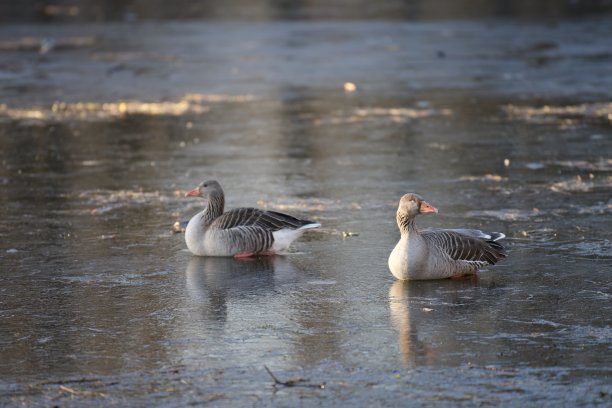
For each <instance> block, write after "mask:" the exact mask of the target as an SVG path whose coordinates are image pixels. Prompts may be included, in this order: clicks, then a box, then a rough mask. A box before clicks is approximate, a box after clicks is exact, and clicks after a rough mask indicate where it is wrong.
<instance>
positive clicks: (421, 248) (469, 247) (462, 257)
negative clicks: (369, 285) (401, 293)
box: [389, 193, 506, 280]
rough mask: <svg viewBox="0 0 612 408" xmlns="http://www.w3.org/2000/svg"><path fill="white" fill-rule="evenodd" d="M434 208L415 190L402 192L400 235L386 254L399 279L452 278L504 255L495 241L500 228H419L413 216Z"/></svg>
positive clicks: (466, 273)
mask: <svg viewBox="0 0 612 408" xmlns="http://www.w3.org/2000/svg"><path fill="white" fill-rule="evenodd" d="M437 212H438V210H437V209H436V208H435V207H433V206H432V205H430V204H429V203H427V202H425V201H423V198H422V197H421V196H419V195H417V194H412V193H408V194H405V195H404V196H402V198H401V199H400V202H399V207H398V209H397V216H396V219H397V225H398V226H399V229H400V232H401V238H400V240H399V242H398V243H397V245H396V246H395V248H394V249H393V251H392V252H391V255H390V256H389V269H390V270H391V273H393V276H395V277H396V278H397V279H401V280H425V279H445V278H456V277H461V276H463V275H472V274H475V273H476V272H478V269H479V268H481V267H483V266H485V265H493V264H495V263H496V262H498V261H499V260H501V259H504V258H505V257H506V253H505V251H504V247H502V246H501V245H500V244H499V243H497V242H496V241H498V240H500V239H502V238H504V237H505V235H504V234H502V233H501V232H491V233H485V232H482V231H480V230H473V229H427V230H422V231H421V230H419V229H418V228H417V226H416V223H415V218H416V216H417V215H419V214H431V213H437Z"/></svg>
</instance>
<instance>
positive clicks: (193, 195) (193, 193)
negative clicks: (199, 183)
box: [185, 187, 202, 197]
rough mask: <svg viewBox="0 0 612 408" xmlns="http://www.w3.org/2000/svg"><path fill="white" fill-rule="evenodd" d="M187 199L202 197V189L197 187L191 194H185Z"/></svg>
mask: <svg viewBox="0 0 612 408" xmlns="http://www.w3.org/2000/svg"><path fill="white" fill-rule="evenodd" d="M185 197H202V193H200V189H199V188H198V187H196V188H194V189H193V190H191V191H190V192H188V193H185Z"/></svg>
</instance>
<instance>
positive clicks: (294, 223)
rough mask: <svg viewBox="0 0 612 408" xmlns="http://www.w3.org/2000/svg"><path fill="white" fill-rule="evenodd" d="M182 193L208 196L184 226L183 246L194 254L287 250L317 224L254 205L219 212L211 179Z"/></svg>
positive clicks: (218, 191)
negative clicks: (204, 206) (260, 208)
mask: <svg viewBox="0 0 612 408" xmlns="http://www.w3.org/2000/svg"><path fill="white" fill-rule="evenodd" d="M185 196H186V197H207V198H208V203H207V205H206V208H205V209H204V211H202V212H200V213H198V214H196V215H194V216H193V217H192V218H191V220H189V224H187V228H186V229H185V242H186V243H187V248H189V250H190V251H191V252H192V253H193V254H194V255H199V256H234V257H237V258H240V257H248V256H254V255H274V254H275V253H277V252H279V251H283V250H285V249H287V248H288V247H289V245H290V244H291V242H293V241H294V240H295V239H297V238H298V237H299V236H300V235H302V234H303V233H304V231H305V230H307V229H310V228H317V227H320V226H321V224H319V223H316V222H313V221H308V220H300V219H298V218H294V217H292V216H290V215H287V214H282V213H279V212H275V211H263V210H258V209H257V208H236V209H233V210H230V211H227V212H223V210H224V207H225V195H224V193H223V189H222V188H221V185H219V183H218V182H217V181H215V180H210V181H204V182H202V183H200V184H199V185H198V186H197V187H196V188H194V189H193V190H191V191H190V192H188V193H187V194H185Z"/></svg>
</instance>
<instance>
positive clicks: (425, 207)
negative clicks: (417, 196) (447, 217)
mask: <svg viewBox="0 0 612 408" xmlns="http://www.w3.org/2000/svg"><path fill="white" fill-rule="evenodd" d="M419 212H420V213H421V214H423V213H434V214H437V213H438V209H437V208H436V207H434V206H433V205H431V204H429V203H428V202H426V201H421V208H420V209H419Z"/></svg>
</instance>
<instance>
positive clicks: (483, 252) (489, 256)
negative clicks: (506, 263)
mask: <svg viewBox="0 0 612 408" xmlns="http://www.w3.org/2000/svg"><path fill="white" fill-rule="evenodd" d="M421 235H422V236H423V239H425V241H426V242H427V243H428V245H432V246H435V247H436V248H438V249H439V250H440V251H442V252H443V253H445V254H447V255H448V256H450V257H451V258H452V259H453V260H456V261H466V262H475V263H479V264H491V265H492V264H495V263H497V262H498V261H500V260H501V259H503V258H505V257H506V252H505V250H504V247H503V246H501V244H499V243H497V242H495V240H498V239H501V237H500V236H499V233H491V234H486V233H484V232H482V231H479V230H452V229H432V230H425V231H423V232H422V233H421ZM502 235H503V234H502Z"/></svg>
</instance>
